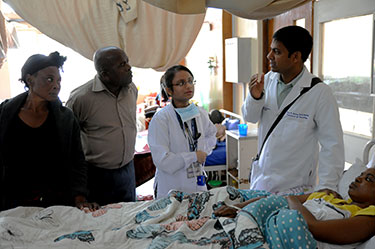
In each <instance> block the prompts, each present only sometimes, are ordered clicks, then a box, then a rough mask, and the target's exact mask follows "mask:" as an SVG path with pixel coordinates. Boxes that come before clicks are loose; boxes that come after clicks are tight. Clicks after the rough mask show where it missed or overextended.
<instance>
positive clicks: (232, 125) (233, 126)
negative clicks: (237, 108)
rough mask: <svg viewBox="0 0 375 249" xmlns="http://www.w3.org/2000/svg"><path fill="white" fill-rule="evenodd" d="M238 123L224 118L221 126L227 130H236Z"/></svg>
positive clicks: (237, 120) (238, 121)
mask: <svg viewBox="0 0 375 249" xmlns="http://www.w3.org/2000/svg"><path fill="white" fill-rule="evenodd" d="M239 123H240V120H239V119H230V118H226V119H225V120H224V121H223V123H222V124H223V125H224V126H225V127H226V128H227V130H237V129H238V124H239Z"/></svg>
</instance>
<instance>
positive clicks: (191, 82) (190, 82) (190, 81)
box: [172, 80, 197, 86]
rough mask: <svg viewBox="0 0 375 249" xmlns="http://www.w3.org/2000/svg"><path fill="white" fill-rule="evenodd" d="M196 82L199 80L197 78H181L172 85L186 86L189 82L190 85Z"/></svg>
mask: <svg viewBox="0 0 375 249" xmlns="http://www.w3.org/2000/svg"><path fill="white" fill-rule="evenodd" d="M196 82H197V81H196V80H189V81H184V80H181V81H179V82H177V83H176V84H172V85H173V86H185V85H186V84H187V83H189V84H190V85H195V83H196Z"/></svg>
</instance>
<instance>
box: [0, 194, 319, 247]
mask: <svg viewBox="0 0 375 249" xmlns="http://www.w3.org/2000/svg"><path fill="white" fill-rule="evenodd" d="M259 195H267V193H265V192H260V191H243V190H237V189H234V188H232V187H223V188H217V189H213V190H210V191H207V192H201V193H194V194H190V195H188V194H184V193H182V192H178V191H174V192H171V193H170V194H169V196H168V197H167V198H163V199H160V200H155V201H142V202H132V203H117V204H110V205H107V206H104V207H102V208H101V209H100V210H97V211H95V212H92V213H90V212H84V211H81V210H78V209H77V208H74V207H66V206H52V207H48V208H45V209H43V208H34V207H28V208H26V207H18V208H15V209H11V210H7V211H3V212H1V213H0V245H1V246H0V248H38V249H39V248H42V249H43V248H150V249H164V248H221V249H229V248H278V247H277V245H278V244H277V243H274V242H273V241H280V240H284V239H287V240H288V243H290V241H291V239H292V242H294V243H292V244H293V245H301V246H302V247H301V248H314V247H313V245H312V246H311V247H306V246H305V245H308V244H307V243H308V242H310V243H311V241H313V242H314V240H313V239H312V237H309V236H311V235H310V234H309V232H308V231H307V228H306V226H304V225H305V224H304V220H303V218H301V216H300V215H299V214H298V213H296V212H291V214H288V213H285V212H286V210H284V211H285V212H284V211H281V212H280V211H279V210H280V208H283V207H285V202H282V200H283V199H284V198H281V197H280V198H281V199H278V198H279V197H274V196H270V197H268V198H265V199H262V201H258V202H256V203H255V204H250V205H248V206H246V207H245V208H244V209H243V210H242V211H241V212H239V214H238V215H237V217H236V218H234V219H231V218H219V219H217V218H216V217H214V215H213V211H214V210H216V209H217V208H219V207H220V206H221V205H225V204H226V205H233V204H236V203H239V202H242V201H244V200H247V199H249V198H252V197H256V196H259ZM276 201H281V203H277V204H274V205H273V206H272V205H271V203H272V202H274V203H276ZM268 202H269V205H270V206H269V207H268ZM265 204H267V208H265V207H264V205H265ZM279 204H280V205H279ZM265 210H267V211H266V212H264V211H265ZM281 210H283V209H281ZM288 212H289V210H288ZM265 216H267V217H268V218H265ZM281 216H283V217H281ZM270 217H273V218H270ZM285 217H287V218H285ZM292 218H293V220H295V221H297V223H296V224H297V225H296V226H293V228H292V229H295V230H292V231H289V228H290V226H289V224H285V219H287V220H290V219H292ZM282 219H284V220H282ZM297 219H298V220H297ZM272 223H273V224H277V226H276V225H270V224H272ZM258 224H259V225H258ZM298 226H300V232H299V233H296V232H297V231H298ZM275 227H278V230H279V231H277V229H275ZM286 229H288V231H286V232H285V233H283V230H286ZM306 231H307V232H306ZM278 233H283V235H282V236H279V234H278ZM284 234H285V235H284ZM298 236H300V237H301V238H302V237H303V240H301V243H297V244H296V243H295V242H296V241H297V242H298V239H299V238H300V237H298ZM267 237H268V238H267ZM283 243H284V242H283ZM288 243H286V244H285V243H284V244H280V245H282V246H285V245H287V247H281V248H291V247H289V245H290V244H288ZM296 248H298V246H297V247H296Z"/></svg>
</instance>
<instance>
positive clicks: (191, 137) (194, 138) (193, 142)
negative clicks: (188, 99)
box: [176, 112, 201, 151]
mask: <svg viewBox="0 0 375 249" xmlns="http://www.w3.org/2000/svg"><path fill="white" fill-rule="evenodd" d="M176 116H177V120H178V123H179V124H180V127H181V129H182V132H183V133H184V136H185V137H186V134H187V139H188V142H189V147H190V151H196V150H197V148H198V138H199V137H200V136H201V134H200V133H198V129H197V121H196V120H195V118H193V119H192V120H191V130H192V131H193V134H192V133H191V131H190V129H189V127H188V125H187V123H186V122H184V123H182V119H181V117H180V115H178V113H177V112H176Z"/></svg>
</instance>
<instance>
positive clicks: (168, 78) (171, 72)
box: [160, 65, 194, 100]
mask: <svg viewBox="0 0 375 249" xmlns="http://www.w3.org/2000/svg"><path fill="white" fill-rule="evenodd" d="M179 71H186V72H188V73H189V74H190V75H191V77H193V78H194V75H193V73H192V72H191V71H190V70H189V68H187V67H185V66H182V65H176V66H173V67H170V68H168V69H167V71H165V73H164V75H163V76H162V77H161V79H160V88H161V94H162V96H163V99H164V100H165V99H166V98H168V94H167V92H166V90H165V87H168V88H170V89H171V90H172V92H173V84H172V82H173V78H174V76H175V75H176V73H177V72H179Z"/></svg>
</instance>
